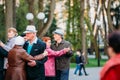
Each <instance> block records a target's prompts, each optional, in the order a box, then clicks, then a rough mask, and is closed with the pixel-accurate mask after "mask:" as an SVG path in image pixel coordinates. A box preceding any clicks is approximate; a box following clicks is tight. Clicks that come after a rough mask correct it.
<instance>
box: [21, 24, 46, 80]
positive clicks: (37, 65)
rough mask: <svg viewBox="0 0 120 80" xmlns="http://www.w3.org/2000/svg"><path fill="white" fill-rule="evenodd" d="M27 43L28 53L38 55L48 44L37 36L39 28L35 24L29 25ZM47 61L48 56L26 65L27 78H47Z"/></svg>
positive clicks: (25, 46)
mask: <svg viewBox="0 0 120 80" xmlns="http://www.w3.org/2000/svg"><path fill="white" fill-rule="evenodd" d="M24 33H25V34H26V36H25V37H26V39H27V40H28V41H26V43H25V44H24V46H23V47H24V49H25V50H26V51H27V53H28V54H30V55H32V56H36V55H39V54H42V53H43V52H44V50H45V48H46V44H45V43H44V42H43V41H41V40H40V39H39V38H37V36H36V33H37V30H36V28H35V26H34V25H28V26H27V28H26V31H25V32H24ZM46 61H47V57H45V58H43V59H42V60H36V61H32V62H31V63H28V65H27V66H26V70H27V80H45V69H44V63H45V62H46Z"/></svg>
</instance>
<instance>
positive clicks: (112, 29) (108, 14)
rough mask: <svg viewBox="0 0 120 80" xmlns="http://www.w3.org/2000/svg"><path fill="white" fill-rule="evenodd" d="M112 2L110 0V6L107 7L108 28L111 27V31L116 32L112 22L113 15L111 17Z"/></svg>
mask: <svg viewBox="0 0 120 80" xmlns="http://www.w3.org/2000/svg"><path fill="white" fill-rule="evenodd" d="M111 1H112V0H108V6H107V20H108V27H109V29H110V31H114V27H113V25H112V20H111V15H110V6H111Z"/></svg>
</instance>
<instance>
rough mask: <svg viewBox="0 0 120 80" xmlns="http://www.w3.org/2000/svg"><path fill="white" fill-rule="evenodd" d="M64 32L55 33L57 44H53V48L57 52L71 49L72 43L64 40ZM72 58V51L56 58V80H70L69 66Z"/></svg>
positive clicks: (56, 31) (58, 30) (57, 30)
mask: <svg viewBox="0 0 120 80" xmlns="http://www.w3.org/2000/svg"><path fill="white" fill-rule="evenodd" d="M63 36H64V32H63V31H62V30H61V29H56V30H55V31H54V32H53V37H54V40H55V43H53V44H52V46H51V48H52V49H53V50H55V51H59V50H62V49H64V48H68V47H70V48H71V44H70V42H68V41H66V40H64V39H63ZM71 56H72V50H70V51H69V52H67V53H66V54H65V55H63V56H61V57H58V58H56V80H68V78H69V65H70V57H71Z"/></svg>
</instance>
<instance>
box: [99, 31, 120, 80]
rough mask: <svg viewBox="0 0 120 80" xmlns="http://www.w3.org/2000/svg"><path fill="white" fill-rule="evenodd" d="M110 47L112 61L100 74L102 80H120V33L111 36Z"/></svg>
mask: <svg viewBox="0 0 120 80" xmlns="http://www.w3.org/2000/svg"><path fill="white" fill-rule="evenodd" d="M108 45H109V46H108V49H107V50H108V55H109V57H110V59H109V60H108V61H107V62H106V64H105V65H104V67H103V69H102V71H101V73H100V80H120V31H115V32H113V33H111V34H110V35H109V37H108Z"/></svg>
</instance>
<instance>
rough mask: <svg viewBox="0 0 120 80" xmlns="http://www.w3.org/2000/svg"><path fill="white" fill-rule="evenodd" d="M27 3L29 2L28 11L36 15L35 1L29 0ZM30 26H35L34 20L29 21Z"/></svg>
mask: <svg viewBox="0 0 120 80" xmlns="http://www.w3.org/2000/svg"><path fill="white" fill-rule="evenodd" d="M27 2H28V11H29V12H30V13H32V14H33V15H34V14H35V12H34V0H27ZM29 24H30V25H34V20H29Z"/></svg>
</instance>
